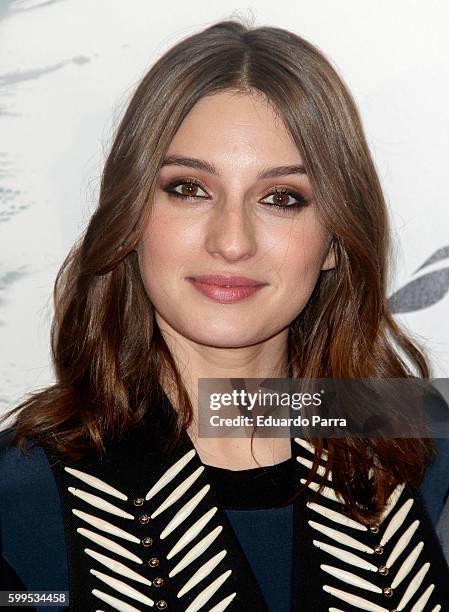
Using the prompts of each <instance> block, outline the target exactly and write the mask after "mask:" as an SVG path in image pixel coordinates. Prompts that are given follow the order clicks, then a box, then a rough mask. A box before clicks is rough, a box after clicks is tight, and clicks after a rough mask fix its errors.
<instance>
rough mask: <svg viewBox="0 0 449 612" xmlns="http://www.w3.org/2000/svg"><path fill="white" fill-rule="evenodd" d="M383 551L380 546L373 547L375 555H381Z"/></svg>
mask: <svg viewBox="0 0 449 612" xmlns="http://www.w3.org/2000/svg"><path fill="white" fill-rule="evenodd" d="M383 551H384V549H383V546H381V545H380V544H378V545H377V546H375V547H374V552H375V553H376V555H381V554H382V553H383Z"/></svg>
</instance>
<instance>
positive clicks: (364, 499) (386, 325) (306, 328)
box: [3, 20, 432, 520]
mask: <svg viewBox="0 0 449 612" xmlns="http://www.w3.org/2000/svg"><path fill="white" fill-rule="evenodd" d="M225 90H229V91H231V90H232V91H240V92H246V93H252V92H253V93H254V92H256V93H259V94H260V93H261V94H262V95H264V96H265V98H266V99H267V100H268V101H269V102H270V103H271V105H272V107H273V108H274V109H275V110H276V112H277V113H278V115H279V116H280V117H281V119H282V120H283V121H284V123H285V126H286V127H287V129H288V131H289V132H290V134H291V136H292V138H293V140H294V142H295V143H296V146H297V148H298V150H299V152H300V154H301V156H302V159H303V163H304V165H305V169H306V172H307V176H308V179H309V181H310V184H311V187H312V191H313V194H314V201H315V203H316V206H317V209H318V212H319V214H320V215H321V219H322V221H323V223H324V225H325V226H326V227H327V228H328V230H329V231H330V232H331V234H332V237H333V245H334V249H335V254H336V261H337V265H336V268H334V269H332V270H327V271H323V272H321V275H320V277H319V279H318V282H317V284H316V287H315V289H314V291H313V294H312V296H311V298H310V300H309V302H308V303H307V305H306V307H305V308H304V309H303V311H302V312H301V313H300V314H299V315H298V316H297V318H296V319H295V320H294V321H292V323H291V325H290V330H289V338H288V347H287V349H288V359H289V367H290V371H291V372H295V376H296V377H298V378H301V377H303V378H313V377H319V378H328V377H329V378H368V377H374V378H376V377H377V378H404V377H410V376H416V377H418V378H419V377H421V378H428V377H429V375H430V374H429V367H428V364H427V360H426V358H425V356H424V354H423V352H422V349H420V348H418V345H417V344H416V342H415V341H412V340H411V338H410V337H409V336H408V335H407V334H406V333H404V331H403V330H401V329H400V327H399V326H398V324H397V322H395V320H394V319H393V317H392V314H391V312H390V310H389V306H388V302H387V297H386V293H387V264H388V262H389V227H388V219H387V212H386V206H385V201H384V197H383V194H382V189H381V186H380V183H379V179H378V176H377V174H376V170H375V166H374V164H373V161H372V158H371V155H370V152H369V149H368V145H367V142H366V138H365V135H364V131H363V128H362V124H361V121H360V118H359V114H358V110H357V108H356V105H355V102H354V100H353V98H352V96H351V94H350V93H349V91H348V89H347V87H346V85H345V83H344V81H343V80H342V78H341V77H340V76H339V75H338V73H337V71H336V70H335V69H334V67H333V66H332V65H331V63H330V61H329V60H328V59H326V57H325V56H324V55H323V53H322V52H321V51H319V50H318V49H317V48H316V47H315V46H313V45H312V44H310V43H309V42H307V41H306V40H304V39H303V38H301V37H300V36H298V35H296V34H294V33H292V32H289V31H287V30H283V29H280V28H275V27H258V28H253V27H250V26H247V25H245V24H243V23H241V22H240V21H236V20H227V21H222V22H220V23H216V24H214V25H212V26H210V27H207V28H206V29H204V30H203V31H201V32H199V33H197V34H195V35H193V36H189V37H187V38H185V39H184V40H182V41H181V42H179V43H178V44H176V45H175V46H174V47H172V48H171V49H170V50H169V51H167V52H166V53H165V54H164V55H163V56H162V57H161V58H160V59H159V60H158V61H157V62H156V63H155V64H154V65H153V66H152V67H151V69H150V70H149V71H148V73H147V74H146V76H145V77H144V78H143V80H142V81H141V82H140V84H139V85H138V87H137V89H136V91H135V93H134V95H133V97H132V99H131V101H130V103H129V105H128V107H127V110H126V112H125V114H124V116H123V119H122V120H121V122H120V124H119V126H118V128H117V131H116V134H115V138H114V141H113V144H112V147H111V150H110V153H109V155H108V157H107V160H106V163H105V166H104V171H103V174H102V180H101V190H100V195H99V202H98V207H97V209H96V210H95V212H94V214H93V216H92V218H91V219H90V222H89V224H88V226H87V229H86V230H85V232H84V233H83V235H82V236H81V238H80V239H79V240H78V241H77V243H76V244H75V245H74V247H73V248H72V250H71V251H70V253H69V254H68V256H67V258H66V259H65V261H64V263H63V265H62V267H61V269H60V270H59V272H58V275H57V278H56V282H55V288H54V310H55V314H54V319H53V323H52V329H51V346H52V355H53V362H54V369H55V373H56V380H57V382H56V383H55V384H53V385H51V386H50V387H48V388H45V389H43V390H39V391H36V392H34V393H32V394H30V395H29V396H28V398H27V399H26V400H25V401H23V402H22V403H21V404H20V405H18V406H17V407H15V408H13V410H12V411H10V412H9V413H7V414H6V415H5V416H4V417H3V419H5V418H9V417H10V416H12V415H14V439H13V443H14V444H17V445H18V446H19V448H21V449H22V450H23V451H25V447H26V441H27V440H29V439H32V440H35V441H37V442H38V443H40V444H41V445H45V446H47V447H49V448H51V449H52V450H53V451H54V452H57V453H58V454H59V455H60V456H61V457H62V458H63V460H65V461H66V462H70V461H74V460H77V459H79V458H81V457H83V456H84V455H86V454H87V453H92V452H94V453H98V454H99V455H101V454H102V453H104V452H106V446H107V444H108V443H109V442H113V441H114V440H117V439H120V437H121V436H122V435H123V434H124V433H125V432H126V431H127V430H128V429H129V428H130V426H132V425H133V424H135V423H137V422H138V421H139V420H140V419H141V418H142V417H143V415H144V414H145V413H146V412H147V411H148V410H151V409H152V408H153V409H157V401H155V395H154V394H155V389H156V388H157V386H158V383H160V381H161V377H162V376H164V377H168V378H167V380H170V381H171V384H173V385H174V388H175V389H176V393H177V403H178V422H177V424H176V427H175V428H174V430H173V431H174V433H173V439H174V442H176V440H178V439H179V438H180V436H181V434H182V433H183V432H185V430H186V429H187V428H188V426H189V425H190V423H191V419H192V405H191V402H190V400H189V396H188V394H187V391H186V388H185V387H184V384H183V381H182V379H181V376H180V373H179V372H178V370H177V368H176V365H175V362H174V359H173V357H172V355H171V354H170V351H169V349H168V347H167V345H166V343H165V341H164V338H163V336H162V334H161V332H160V330H159V328H158V326H157V325H156V322H155V316H154V308H153V306H152V304H151V302H150V300H149V298H148V295H147V294H146V291H145V289H144V286H143V283H142V280H141V277H140V273H139V267H138V261H137V254H136V251H135V248H136V246H137V244H138V243H139V240H140V239H141V236H142V233H143V230H144V227H145V225H146V221H147V219H148V216H149V214H150V211H151V203H152V200H153V194H154V188H155V184H156V179H157V176H158V172H159V169H160V167H161V165H162V162H163V160H164V156H165V154H166V151H167V149H168V147H169V145H170V142H171V140H172V139H173V137H174V135H175V133H176V131H177V130H178V128H179V126H180V124H181V122H182V121H183V119H184V118H185V117H186V115H187V114H188V112H189V111H190V110H191V109H192V107H193V106H194V105H195V104H196V103H197V102H198V100H200V99H201V98H203V97H204V96H207V95H212V94H214V93H217V92H222V91H225ZM407 362H408V363H407ZM315 443H316V449H317V454H316V457H315V461H314V467H313V468H312V470H311V476H310V477H311V478H312V477H313V476H314V474H315V472H316V468H317V466H318V461H319V454H320V451H321V450H322V448H323V444H325V445H326V448H327V450H328V456H329V461H328V463H327V466H328V468H330V469H331V470H332V479H333V485H334V486H335V488H336V490H337V491H338V492H339V493H340V495H341V496H342V498H343V499H344V500H345V501H346V503H347V505H348V508H349V509H350V512H351V513H352V515H353V516H355V517H358V518H359V519H363V520H366V519H367V518H368V517H370V518H371V519H373V517H376V516H379V514H380V512H381V511H382V509H383V508H384V505H385V502H386V500H387V497H388V495H389V494H390V493H391V490H392V488H393V487H394V486H395V485H396V484H397V483H399V482H404V481H409V482H416V483H417V482H419V480H420V478H421V477H422V474H423V471H424V468H425V466H426V464H427V463H428V461H429V459H430V457H431V448H432V446H431V442H430V441H429V440H428V439H401V440H397V439H396V440H395V439H369V440H367V439H346V438H345V439H329V440H326V441H324V442H323V441H322V440H317V441H315ZM373 461H375V467H376V469H375V470H374V477H373V478H372V479H371V480H370V479H369V477H368V473H369V470H370V468H371V467H372V466H373ZM368 482H369V483H370V484H369V486H368Z"/></svg>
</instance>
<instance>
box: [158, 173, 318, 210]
mask: <svg viewBox="0 0 449 612" xmlns="http://www.w3.org/2000/svg"><path fill="white" fill-rule="evenodd" d="M181 185H195V186H197V187H199V188H200V189H202V190H203V191H206V190H205V189H204V187H203V186H202V185H201V183H200V182H199V181H197V180H194V179H182V180H176V181H172V182H171V183H169V184H168V185H165V187H163V190H164V191H165V192H166V193H168V195H169V196H172V197H175V198H180V199H182V200H196V199H202V200H206V199H207V198H205V197H204V196H189V195H186V194H182V193H179V192H178V191H174V189H175V188H176V187H180V186H181ZM278 193H282V194H286V195H289V196H291V197H293V198H296V200H298V201H297V202H295V203H294V204H287V205H283V204H271V203H269V202H268V203H265V202H263V204H264V205H265V206H270V207H271V208H274V209H276V210H280V211H282V212H287V211H289V210H291V209H297V208H301V207H303V206H306V205H307V204H308V203H309V202H308V200H307V199H306V198H305V197H304V196H302V195H301V194H300V193H297V192H296V191H292V190H290V189H286V188H285V187H276V188H274V189H273V190H272V191H270V192H269V193H267V195H265V196H264V197H263V198H262V199H265V198H267V197H269V196H271V195H276V194H278Z"/></svg>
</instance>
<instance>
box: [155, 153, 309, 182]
mask: <svg viewBox="0 0 449 612" xmlns="http://www.w3.org/2000/svg"><path fill="white" fill-rule="evenodd" d="M164 166H185V167H187V168H193V169H194V170H204V172H208V173H209V174H213V175H214V176H219V172H218V170H217V169H216V167H215V166H214V165H213V164H211V163H209V162H207V161H205V160H204V159H197V158H196V157H184V156H183V155H169V156H168V157H166V158H165V159H164V161H163V162H162V167H164ZM290 174H306V171H305V168H304V166H303V165H302V164H294V165H291V166H275V167H273V168H265V169H264V170H262V172H260V173H259V174H258V175H257V178H258V179H267V178H275V177H277V176H289V175H290Z"/></svg>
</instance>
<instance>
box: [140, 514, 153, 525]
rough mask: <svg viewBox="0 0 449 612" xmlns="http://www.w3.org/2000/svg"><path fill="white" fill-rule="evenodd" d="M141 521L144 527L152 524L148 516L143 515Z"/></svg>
mask: <svg viewBox="0 0 449 612" xmlns="http://www.w3.org/2000/svg"><path fill="white" fill-rule="evenodd" d="M139 521H140V522H141V523H142V525H146V524H147V523H149V522H150V517H149V516H148V514H141V515H140V516H139Z"/></svg>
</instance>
